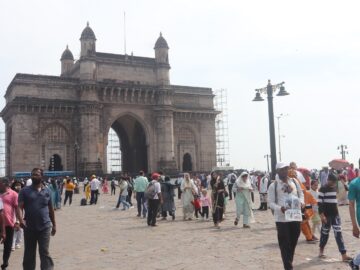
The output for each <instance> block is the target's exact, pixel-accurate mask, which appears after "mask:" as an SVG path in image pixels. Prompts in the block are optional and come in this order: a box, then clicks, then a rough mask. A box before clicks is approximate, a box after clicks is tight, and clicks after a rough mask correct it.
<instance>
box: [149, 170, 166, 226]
mask: <svg viewBox="0 0 360 270" xmlns="http://www.w3.org/2000/svg"><path fill="white" fill-rule="evenodd" d="M151 179H152V181H151V182H150V184H149V186H148V189H153V191H154V192H151V193H153V195H150V196H152V197H149V198H148V218H147V224H148V226H153V227H155V226H156V216H157V213H158V210H159V206H160V204H162V203H163V198H162V195H161V185H160V183H159V180H160V179H161V178H160V174H158V173H153V174H152V176H151Z"/></svg>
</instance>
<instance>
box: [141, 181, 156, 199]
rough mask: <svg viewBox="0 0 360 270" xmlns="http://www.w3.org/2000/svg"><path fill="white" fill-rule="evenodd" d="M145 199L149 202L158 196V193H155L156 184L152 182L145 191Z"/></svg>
mask: <svg viewBox="0 0 360 270" xmlns="http://www.w3.org/2000/svg"><path fill="white" fill-rule="evenodd" d="M144 195H145V199H147V200H149V199H150V200H153V199H154V198H155V196H156V191H155V183H153V182H150V183H149V185H148V186H147V188H146V190H145V194H144Z"/></svg>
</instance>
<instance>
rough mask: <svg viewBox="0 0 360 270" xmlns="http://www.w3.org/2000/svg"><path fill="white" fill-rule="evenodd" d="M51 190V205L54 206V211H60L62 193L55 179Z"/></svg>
mask: <svg viewBox="0 0 360 270" xmlns="http://www.w3.org/2000/svg"><path fill="white" fill-rule="evenodd" d="M49 190H50V194H51V203H52V205H53V208H54V210H56V209H60V207H61V203H60V192H59V189H58V186H57V183H56V180H55V179H53V178H52V179H51V184H50V185H49Z"/></svg>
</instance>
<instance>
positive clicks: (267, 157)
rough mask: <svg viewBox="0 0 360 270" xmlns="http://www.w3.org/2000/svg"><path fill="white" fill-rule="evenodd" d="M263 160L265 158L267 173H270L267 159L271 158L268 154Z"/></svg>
mask: <svg viewBox="0 0 360 270" xmlns="http://www.w3.org/2000/svg"><path fill="white" fill-rule="evenodd" d="M264 158H266V164H267V171H268V172H270V167H269V158H271V156H270V155H269V154H267V155H265V156H264Z"/></svg>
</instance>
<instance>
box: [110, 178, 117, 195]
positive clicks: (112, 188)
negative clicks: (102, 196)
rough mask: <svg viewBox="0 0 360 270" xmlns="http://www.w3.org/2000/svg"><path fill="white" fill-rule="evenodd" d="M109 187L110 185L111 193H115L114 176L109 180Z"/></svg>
mask: <svg viewBox="0 0 360 270" xmlns="http://www.w3.org/2000/svg"><path fill="white" fill-rule="evenodd" d="M110 187H111V195H115V191H116V183H115V178H113V179H112V180H111V183H110Z"/></svg>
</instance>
